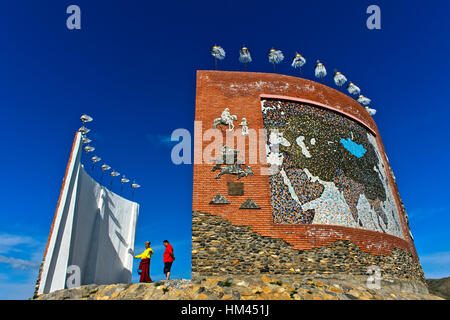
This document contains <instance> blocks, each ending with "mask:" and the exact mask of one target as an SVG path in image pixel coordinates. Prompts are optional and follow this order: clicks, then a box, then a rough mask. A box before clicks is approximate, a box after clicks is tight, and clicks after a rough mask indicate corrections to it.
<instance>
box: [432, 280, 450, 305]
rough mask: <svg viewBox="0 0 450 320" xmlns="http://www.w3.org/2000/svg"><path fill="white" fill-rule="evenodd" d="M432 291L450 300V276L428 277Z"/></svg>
mask: <svg viewBox="0 0 450 320" xmlns="http://www.w3.org/2000/svg"><path fill="white" fill-rule="evenodd" d="M427 284H428V289H429V290H430V293H432V294H434V295H437V296H439V297H442V298H444V299H447V300H450V277H447V278H442V279H427Z"/></svg>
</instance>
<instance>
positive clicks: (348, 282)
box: [35, 275, 442, 300]
mask: <svg viewBox="0 0 450 320" xmlns="http://www.w3.org/2000/svg"><path fill="white" fill-rule="evenodd" d="M35 299H36V300H442V298H440V297H437V296H434V295H431V294H426V293H424V289H423V287H421V286H417V285H416V284H413V283H405V282H403V283H390V282H387V283H385V282H384V281H382V283H381V288H380V289H369V288H368V287H367V285H366V282H365V280H364V279H363V278H360V279H359V278H357V277H352V278H351V279H336V278H317V277H314V278H313V277H303V278H299V279H295V280H293V279H283V278H276V277H268V276H265V275H263V276H261V277H254V278H230V277H217V278H205V279H201V280H193V281H191V280H185V279H175V280H169V281H159V282H156V283H155V282H154V283H134V284H113V285H87V286H82V287H78V288H72V289H66V290H59V291H55V292H52V293H50V294H46V295H40V296H38V297H36V298H35Z"/></svg>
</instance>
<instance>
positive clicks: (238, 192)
mask: <svg viewBox="0 0 450 320" xmlns="http://www.w3.org/2000/svg"><path fill="white" fill-rule="evenodd" d="M228 194H229V195H230V196H243V195H244V183H242V182H228Z"/></svg>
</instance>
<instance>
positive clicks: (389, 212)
mask: <svg viewBox="0 0 450 320" xmlns="http://www.w3.org/2000/svg"><path fill="white" fill-rule="evenodd" d="M261 108H262V114H263V120H264V127H265V129H266V130H267V132H268V135H267V145H266V151H267V160H268V163H270V164H272V165H277V166H278V170H275V171H274V172H273V175H271V176H270V177H269V182H270V192H271V202H272V212H273V220H274V222H275V223H280V224H327V225H339V226H346V227H352V228H362V229H367V230H373V231H378V232H383V233H388V234H391V235H394V236H397V237H400V238H403V234H402V231H401V228H400V220H399V212H398V209H397V206H396V203H395V199H394V195H393V193H392V190H391V186H390V184H389V182H388V180H387V170H386V168H385V167H384V164H383V161H382V160H381V156H380V151H379V150H378V146H377V143H376V140H375V137H374V136H373V134H372V133H371V132H369V131H368V130H366V129H365V128H364V127H363V126H361V125H360V124H358V123H357V122H355V121H353V120H351V119H349V118H347V117H345V116H341V115H339V114H338V113H335V112H332V111H328V110H325V109H322V108H318V107H314V106H310V105H307V104H302V103H298V102H289V101H278V100H262V101H261Z"/></svg>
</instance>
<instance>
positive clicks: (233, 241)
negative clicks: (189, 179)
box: [192, 211, 425, 284]
mask: <svg viewBox="0 0 450 320" xmlns="http://www.w3.org/2000/svg"><path fill="white" fill-rule="evenodd" d="M372 265H375V266H378V267H379V268H380V271H381V276H382V278H383V279H386V280H389V279H392V280H394V279H395V280H408V281H413V282H418V283H421V284H423V283H425V278H424V273H423V271H422V268H421V266H420V263H419V261H418V260H417V259H415V257H414V256H413V255H412V254H411V253H410V252H407V251H405V250H402V249H399V248H394V249H393V250H392V251H391V253H390V254H379V255H375V254H371V253H368V252H364V251H362V250H361V248H360V247H359V246H357V245H355V244H354V243H353V242H351V241H346V240H336V241H334V242H332V243H331V244H329V245H324V246H320V247H313V248H311V249H309V250H298V249H295V248H294V247H293V246H292V245H290V244H288V243H287V242H286V241H284V240H282V239H276V238H272V237H267V236H261V235H260V234H259V233H257V232H254V231H253V230H252V228H251V227H250V226H240V225H233V224H232V223H231V222H230V221H228V220H227V219H223V218H221V217H220V216H217V215H211V214H209V213H200V212H197V211H194V212H193V217H192V279H198V278H201V277H211V276H212V277H214V276H223V275H246V276H252V275H261V274H271V275H279V276H284V277H286V276H288V277H290V276H292V277H293V278H296V277H302V276H305V275H354V276H362V275H366V276H367V268H368V266H372Z"/></svg>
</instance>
